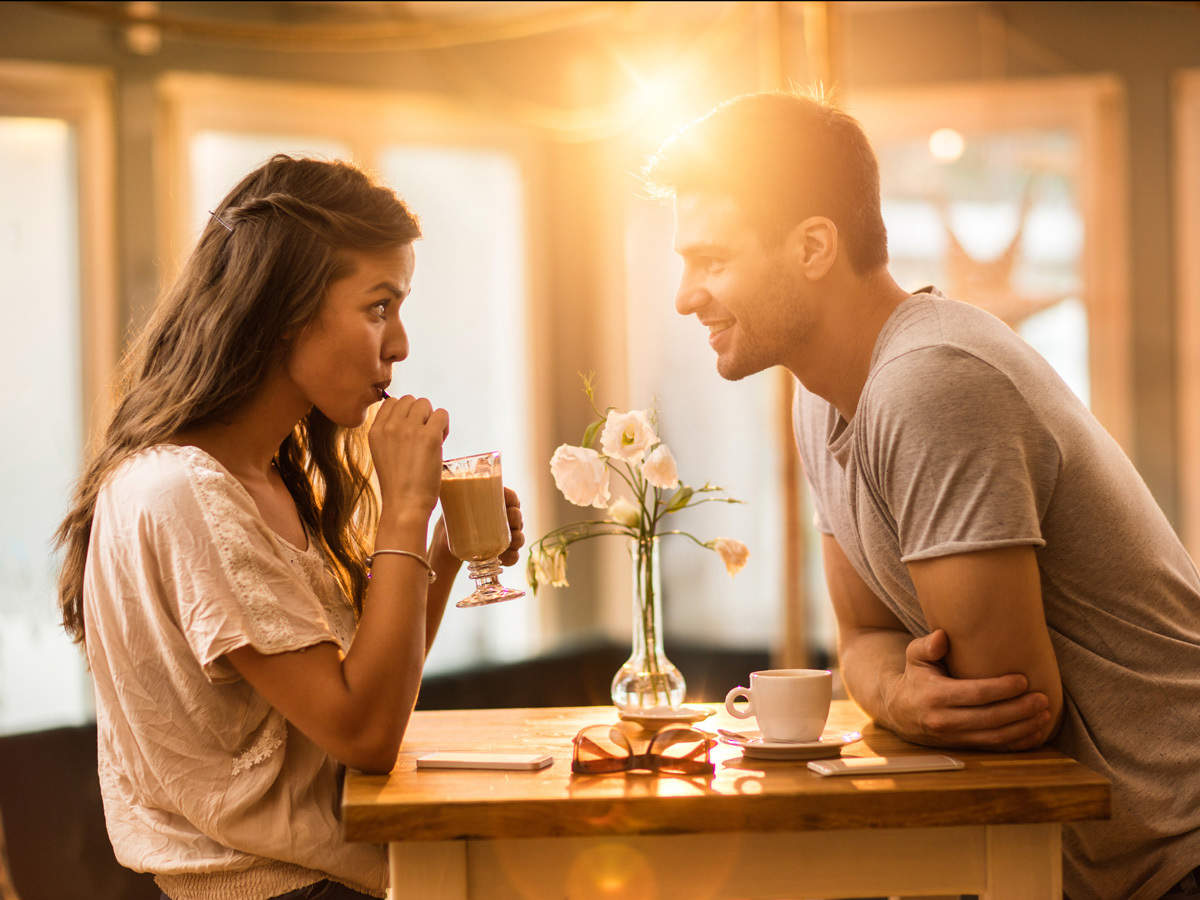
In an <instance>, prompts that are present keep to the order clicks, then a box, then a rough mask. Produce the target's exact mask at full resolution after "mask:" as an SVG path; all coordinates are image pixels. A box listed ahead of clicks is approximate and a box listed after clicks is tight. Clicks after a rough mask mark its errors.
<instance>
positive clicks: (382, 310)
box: [371, 300, 388, 319]
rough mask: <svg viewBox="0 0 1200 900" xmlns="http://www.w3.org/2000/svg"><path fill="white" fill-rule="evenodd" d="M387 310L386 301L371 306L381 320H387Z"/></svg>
mask: <svg viewBox="0 0 1200 900" xmlns="http://www.w3.org/2000/svg"><path fill="white" fill-rule="evenodd" d="M387 308H388V304H387V301H386V300H380V301H379V302H378V303H375V304H373V305H372V306H371V309H373V310H374V311H375V315H377V316H379V318H381V319H385V318H387Z"/></svg>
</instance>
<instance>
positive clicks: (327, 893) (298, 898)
mask: <svg viewBox="0 0 1200 900" xmlns="http://www.w3.org/2000/svg"><path fill="white" fill-rule="evenodd" d="M162 900H170V898H169V897H168V896H167V895H166V894H163V895H162ZM271 900H375V898H373V897H372V896H371V895H370V894H363V893H360V892H358V891H356V890H353V889H351V888H348V887H346V886H345V885H344V884H338V882H336V881H330V880H328V879H326V880H324V881H318V882H316V883H315V884H310V885H308V886H307V887H302V888H296V890H294V891H288V892H287V893H286V894H279V895H278V896H276V897H272V898H271Z"/></svg>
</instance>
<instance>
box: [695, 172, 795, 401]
mask: <svg viewBox="0 0 1200 900" xmlns="http://www.w3.org/2000/svg"><path fill="white" fill-rule="evenodd" d="M675 252H676V253H678V254H679V255H680V256H681V257H682V258H683V277H682V279H681V280H680V284H679V292H678V293H677V294H676V295H675V309H676V311H677V312H678V313H679V314H680V315H681V316H688V315H695V316H696V318H697V319H699V320H700V324H701V325H704V326H705V327H706V328H707V329H708V343H709V346H711V347H712V348H713V350H714V351H716V354H717V371H718V372H719V373H720V374H721V377H722V378H725V379H727V380H729V381H737V380H738V379H741V378H745V377H746V376H747V375H753V374H754V373H755V372H761V371H762V370H763V369H766V368H769V367H771V366H774V365H780V364H785V363H786V361H787V358H788V354H789V353H791V352H794V351H795V350H796V348H797V339H798V338H799V337H800V335H801V334H802V333H803V330H804V328H805V314H804V312H803V308H804V307H803V305H802V303H800V302H797V301H798V300H799V298H798V297H797V296H796V292H797V290H798V289H799V287H800V284H799V279H794V278H792V277H791V276H790V275H789V273H788V267H787V261H786V257H785V255H784V253H783V249H782V246H781V247H779V248H776V249H769V248H765V247H764V246H763V244H762V241H761V240H760V239H759V236H758V234H757V232H756V231H755V230H754V229H753V228H752V227H751V226H750V224H749V223H748V222H747V221H746V219H745V217H744V215H743V214H742V212H741V210H740V209H739V208H738V206H737V204H736V203H735V202H734V201H733V199H732V198H730V197H728V196H725V195H723V194H708V193H684V194H680V195H679V196H678V197H676V199H675Z"/></svg>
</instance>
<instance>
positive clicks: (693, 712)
mask: <svg viewBox="0 0 1200 900" xmlns="http://www.w3.org/2000/svg"><path fill="white" fill-rule="evenodd" d="M714 712H716V710H712V709H704V708H703V707H700V706H675V707H671V706H652V707H650V708H649V709H639V710H633V709H623V710H620V711H619V712H618V715H619V716H620V717H621V718H622V719H624V720H625V721H626V722H636V723H637V724H639V725H642V726H645V727H650V726H655V725H665V724H667V723H668V722H699V721H701V720H702V719H707V718H708V717H709V716H711V715H712V714H713V713H714Z"/></svg>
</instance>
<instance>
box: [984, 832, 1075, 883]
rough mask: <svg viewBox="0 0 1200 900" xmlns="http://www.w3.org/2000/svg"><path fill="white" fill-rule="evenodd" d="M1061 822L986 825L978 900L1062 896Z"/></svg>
mask: <svg viewBox="0 0 1200 900" xmlns="http://www.w3.org/2000/svg"><path fill="white" fill-rule="evenodd" d="M1061 898H1062V826H1061V825H1059V824H1058V823H1057V822H1052V823H1048V824H1044V825H989V826H988V829H987V888H986V890H985V891H984V893H983V894H982V895H981V900H1061Z"/></svg>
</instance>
